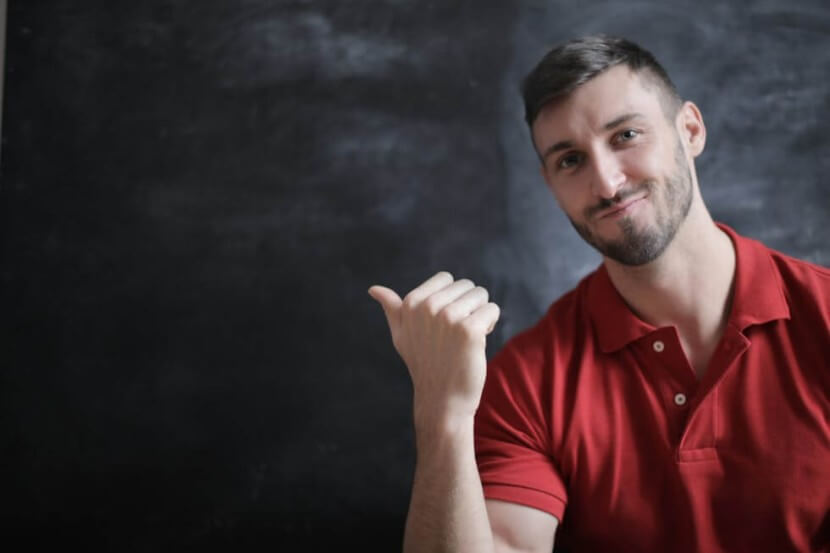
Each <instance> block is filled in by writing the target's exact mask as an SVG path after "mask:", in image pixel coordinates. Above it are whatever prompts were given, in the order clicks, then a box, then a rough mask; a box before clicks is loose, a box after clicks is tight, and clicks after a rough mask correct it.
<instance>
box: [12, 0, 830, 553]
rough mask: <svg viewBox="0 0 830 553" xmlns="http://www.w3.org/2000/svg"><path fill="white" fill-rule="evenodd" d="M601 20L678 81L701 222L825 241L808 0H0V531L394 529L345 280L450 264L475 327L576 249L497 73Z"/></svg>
mask: <svg viewBox="0 0 830 553" xmlns="http://www.w3.org/2000/svg"><path fill="white" fill-rule="evenodd" d="M594 32H605V33H610V34H617V35H622V36H626V37H628V38H631V39H633V40H635V41H637V42H639V43H641V44H642V45H643V46H645V47H646V48H648V49H650V50H652V51H653V52H654V53H655V54H656V55H657V57H658V58H659V59H660V60H661V61H662V62H663V64H664V65H665V66H666V68H667V69H668V71H669V73H670V74H671V75H672V76H673V78H674V80H675V81H676V83H677V85H678V88H679V89H680V92H681V94H682V95H683V96H684V97H685V98H689V99H692V100H694V101H695V102H696V103H697V104H698V105H699V106H700V108H701V111H702V113H703V116H704V120H705V122H706V124H707V128H708V142H707V148H706V151H705V153H704V154H703V155H702V156H701V157H700V158H699V159H698V163H697V169H698V174H699V177H700V182H701V189H702V192H703V196H704V199H705V200H706V201H707V203H708V206H709V208H710V210H711V212H712V213H713V215H714V216H715V218H716V219H717V220H719V221H723V222H725V223H727V224H729V225H731V226H733V227H734V228H735V229H737V230H738V231H739V232H741V233H742V234H745V235H748V236H752V237H755V238H758V239H760V240H762V241H764V242H765V243H766V244H768V245H769V246H771V247H774V248H777V249H779V250H782V251H784V252H785V253H788V254H790V255H793V256H796V257H800V258H803V259H806V260H809V261H812V262H815V263H819V264H822V265H825V266H826V265H830V246H828V243H830V240H828V239H829V238H830V234H828V230H827V228H828V217H829V216H830V193H828V190H830V188H828V187H827V183H826V179H827V175H828V174H830V154H828V151H830V148H828V146H830V141H828V134H827V131H826V129H827V127H828V125H830V120H828V118H829V117H830V115H828V114H830V109H828V108H830V82H829V81H828V78H827V77H828V75H830V48H828V46H830V5H828V4H827V3H826V2H824V1H823V0H811V1H806V0H805V1H799V2H780V1H761V2H753V3H751V4H749V3H737V2H736V3H725V2H719V1H715V0H707V1H701V2H691V1H688V2H687V1H681V0H672V1H666V0H661V1H657V0H652V1H642V2H631V3H621V2H610V1H597V2H582V3H576V4H574V3H573V2H564V1H550V2H541V1H538V0H520V1H516V2H472V1H464V2H462V1H457V2H450V1H448V2H424V1H420V2H417V1H414V0H396V1H391V0H390V1H387V2H337V1H332V0H329V1H322V0H306V1H301V0H295V1H276V2H275V1H265V0H237V1H233V2H228V1H225V2H221V1H218V0H199V1H196V0H182V1H173V0H168V1H162V0H146V1H142V2H125V1H115V0H107V1H103V0H98V1H88V2H83V3H77V2H57V1H41V2H24V1H12V2H10V4H9V6H8V28H7V33H6V36H7V49H6V53H7V59H6V74H5V94H4V95H3V101H4V106H3V110H4V112H3V150H2V164H3V165H2V175H1V176H2V181H1V182H2V183H1V184H0V209H2V212H0V228H2V241H1V242H0V244H2V246H1V247H2V250H0V276H1V277H2V280H0V302H2V303H1V304H0V320H2V337H1V338H2V344H0V345H1V346H2V348H0V356H2V357H0V367H1V369H0V371H2V372H1V373H0V375H1V378H2V380H1V381H0V431H1V432H2V434H1V435H0V440H2V441H0V468H2V485H0V489H1V490H2V493H0V497H2V504H3V512H2V521H3V522H2V524H3V525H5V526H6V528H5V529H4V532H3V535H4V537H5V538H6V541H8V542H11V541H12V540H13V539H25V540H26V541H25V543H27V544H28V547H26V550H33V551H34V550H40V549H43V548H46V547H56V546H63V547H65V546H66V545H68V544H73V545H78V546H81V547H84V548H86V549H87V550H108V551H113V550H114V551H125V552H129V551H172V550H176V551H182V550H186V551H187V550H199V551H213V550H215V551H240V550H256V551H261V550H266V549H270V550H278V551H294V550H297V551H320V550H323V549H322V548H324V547H325V548H329V549H327V550H344V551H345V550H349V551H351V550H358V551H375V550H377V551H390V550H391V551H394V550H397V549H399V548H400V544H401V541H402V530H403V524H404V518H405V514H406V509H407V504H408V498H409V491H410V486H411V482H412V470H413V466H414V448H413V436H412V423H411V418H410V417H411V388H410V383H409V378H408V375H407V371H406V368H405V367H404V366H403V364H402V362H401V361H400V360H399V359H398V357H397V355H396V354H395V352H394V350H393V348H392V345H391V342H390V340H389V336H388V331H387V329H386V325H385V321H384V319H383V315H382V313H381V311H380V309H379V308H378V306H377V305H376V304H375V303H374V302H373V301H372V300H371V299H370V298H369V296H368V295H367V294H366V290H367V288H368V287H369V286H370V285H372V284H375V283H380V284H385V285H387V286H391V287H393V288H395V289H397V290H398V291H400V292H405V291H407V290H409V289H410V288H412V287H413V286H415V285H417V284H418V283H419V282H421V281H422V280H424V279H425V278H426V277H428V276H429V275H431V274H433V273H434V272H436V271H438V270H442V269H445V270H449V271H451V272H452V273H453V274H454V275H456V276H459V277H461V276H466V277H469V278H472V279H473V280H474V281H475V282H477V283H480V284H482V285H484V286H486V287H487V288H488V289H489V290H490V292H491V297H492V298H493V299H494V301H496V302H497V303H499V304H500V305H501V307H502V318H501V321H500V323H499V325H498V327H497V329H496V331H495V332H494V334H493V335H491V339H490V341H489V343H488V352H489V353H490V354H492V353H494V352H495V351H496V350H497V349H498V348H499V347H500V346H501V345H502V344H503V343H504V341H505V340H506V339H508V338H509V337H510V336H512V335H513V334H515V333H516V332H518V331H519V330H520V329H522V328H524V327H526V326H528V325H530V324H531V323H533V322H534V321H535V320H536V319H537V318H538V317H539V316H540V315H541V314H542V313H543V311H544V310H545V309H546V307H547V306H548V305H549V304H550V303H551V302H552V301H553V300H554V299H555V298H556V297H558V296H559V295H560V294H562V293H563V292H565V291H567V290H568V289H569V288H571V287H572V286H573V285H574V284H575V283H576V282H577V281H578V280H579V278H581V277H582V276H583V275H585V274H586V273H587V272H589V271H590V270H592V269H593V268H594V267H595V266H596V265H597V264H598V263H599V258H598V256H597V255H596V254H595V253H594V252H593V251H592V250H591V249H590V248H589V247H588V246H586V245H585V244H584V243H583V242H582V241H581V240H580V239H579V238H578V236H577V235H576V233H575V232H574V231H573V230H572V229H571V228H570V224H569V223H568V221H567V219H566V218H565V217H564V216H563V215H562V214H561V213H560V212H559V210H558V208H557V206H556V205H555V202H554V200H553V198H552V196H551V195H550V193H549V192H548V190H547V189H546V187H545V186H544V183H543V182H542V180H541V177H540V176H539V172H538V168H537V161H536V159H535V157H534V153H533V151H532V149H531V145H530V141H529V137H528V134H527V129H526V128H525V126H524V123H523V121H522V106H521V100H520V97H519V94H518V83H519V80H520V79H521V78H522V77H523V76H524V75H525V74H526V73H527V72H528V71H529V70H530V69H531V68H532V66H533V65H534V64H535V63H536V61H537V60H538V59H539V58H540V57H541V56H542V55H543V54H544V53H545V52H546V51H547V49H548V48H549V47H551V46H552V45H554V44H556V43H558V42H560V41H562V40H565V39H567V38H571V37H574V36H578V35H581V34H586V33H594Z"/></svg>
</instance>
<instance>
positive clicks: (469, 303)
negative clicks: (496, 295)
mask: <svg viewBox="0 0 830 553" xmlns="http://www.w3.org/2000/svg"><path fill="white" fill-rule="evenodd" d="M489 298H490V294H489V293H488V292H487V290H486V289H484V288H482V287H481V286H476V287H475V288H473V289H472V290H469V291H467V292H465V293H463V294H462V295H461V296H459V297H458V298H457V299H456V300H455V301H453V302H451V303H449V304H448V305H447V306H446V307H444V313H446V316H447V318H448V319H449V320H450V321H460V320H461V319H464V318H466V317H468V316H469V315H470V314H471V313H472V312H473V311H475V310H476V309H478V308H479V307H481V306H482V305H484V304H486V303H487V300H488V299H489Z"/></svg>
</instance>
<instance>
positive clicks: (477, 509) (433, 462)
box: [404, 418, 493, 553]
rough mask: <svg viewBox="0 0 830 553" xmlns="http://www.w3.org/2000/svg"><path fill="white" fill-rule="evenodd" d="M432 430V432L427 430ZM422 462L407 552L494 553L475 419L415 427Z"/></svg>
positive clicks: (406, 540)
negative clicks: (478, 462)
mask: <svg viewBox="0 0 830 553" xmlns="http://www.w3.org/2000/svg"><path fill="white" fill-rule="evenodd" d="M427 428H428V429H427ZM416 441H417V448H418V454H417V461H416V465H415V478H414V483H413V488H412V498H411V501H410V505H409V514H408V516H407V520H406V531H405V535H404V553H419V552H430V553H432V552H447V553H449V552H452V553H466V552H475V553H489V552H492V551H493V535H492V531H491V528H490V523H489V520H488V518H487V510H486V507H485V503H484V494H483V492H482V488H481V480H480V479H479V475H478V467H477V466H476V461H475V452H474V447H473V421H472V418H470V419H469V420H465V421H463V422H461V423H458V424H455V425H443V427H442V428H441V429H440V430H436V429H435V425H431V426H430V427H427V426H425V425H422V426H421V428H420V429H419V428H418V426H417V425H416Z"/></svg>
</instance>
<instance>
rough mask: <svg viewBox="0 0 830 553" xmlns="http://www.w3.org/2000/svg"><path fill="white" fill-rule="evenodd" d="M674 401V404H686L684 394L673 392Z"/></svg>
mask: <svg viewBox="0 0 830 553" xmlns="http://www.w3.org/2000/svg"><path fill="white" fill-rule="evenodd" d="M674 403H675V405H686V394H675V395H674Z"/></svg>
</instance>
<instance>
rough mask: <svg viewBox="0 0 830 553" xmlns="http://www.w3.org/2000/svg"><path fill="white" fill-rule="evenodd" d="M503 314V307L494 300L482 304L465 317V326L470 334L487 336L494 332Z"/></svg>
mask: <svg viewBox="0 0 830 553" xmlns="http://www.w3.org/2000/svg"><path fill="white" fill-rule="evenodd" d="M499 315H501V309H499V306H498V305H496V304H495V303H493V302H490V303H488V304H485V305H482V306H481V307H479V308H478V309H476V310H475V311H473V312H472V313H471V314H470V316H469V317H467V318H466V319H464V323H463V324H464V326H465V327H466V328H467V330H468V332H469V333H470V334H475V335H482V336H486V335H487V334H490V333H491V332H493V329H494V328H495V327H496V322H497V321H498V320H499Z"/></svg>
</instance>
